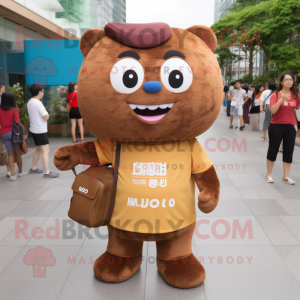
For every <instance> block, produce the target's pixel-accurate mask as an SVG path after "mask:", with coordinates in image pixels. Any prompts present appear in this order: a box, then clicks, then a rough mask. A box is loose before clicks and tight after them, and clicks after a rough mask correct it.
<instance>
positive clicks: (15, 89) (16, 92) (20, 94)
mask: <svg viewBox="0 0 300 300" xmlns="http://www.w3.org/2000/svg"><path fill="white" fill-rule="evenodd" d="M8 90H9V91H10V92H11V93H13V94H14V95H15V96H16V97H17V98H19V99H22V98H23V95H24V92H23V88H22V87H21V86H19V84H15V85H14V86H13V87H10V86H8Z"/></svg>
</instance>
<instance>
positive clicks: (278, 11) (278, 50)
mask: <svg viewBox="0 0 300 300" xmlns="http://www.w3.org/2000/svg"><path fill="white" fill-rule="evenodd" d="M299 34H300V1H299V0H277V1H276V2H275V3H274V5H273V6H272V8H271V19H270V20H268V22H265V23H264V24H263V26H262V27H261V35H262V39H263V41H264V44H265V47H266V48H268V51H269V53H268V55H269V59H270V63H272V64H273V65H275V66H276V69H277V70H278V72H280V73H282V72H285V71H291V72H294V73H299V72H300V35H299Z"/></svg>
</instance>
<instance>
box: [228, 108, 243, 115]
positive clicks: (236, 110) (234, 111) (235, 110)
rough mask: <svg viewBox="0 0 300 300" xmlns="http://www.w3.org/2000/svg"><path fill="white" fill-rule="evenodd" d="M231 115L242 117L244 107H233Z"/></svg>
mask: <svg viewBox="0 0 300 300" xmlns="http://www.w3.org/2000/svg"><path fill="white" fill-rule="evenodd" d="M230 115H231V116H242V115H243V106H231V108H230Z"/></svg>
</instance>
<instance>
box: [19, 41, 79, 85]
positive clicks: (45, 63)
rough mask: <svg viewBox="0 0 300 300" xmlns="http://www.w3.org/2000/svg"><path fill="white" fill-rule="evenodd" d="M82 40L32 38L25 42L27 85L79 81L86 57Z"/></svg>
mask: <svg viewBox="0 0 300 300" xmlns="http://www.w3.org/2000/svg"><path fill="white" fill-rule="evenodd" d="M79 42H80V41H69V40H48V41H44V40H34V41H32V40H30V41H25V43H24V55H25V80H26V85H31V84H33V83H39V84H41V85H43V86H46V85H68V84H69V82H71V81H75V82H77V79H78V74H79V70H80V67H81V64H82V61H83V59H84V57H83V55H82V54H81V52H80V49H79Z"/></svg>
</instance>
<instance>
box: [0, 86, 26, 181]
mask: <svg viewBox="0 0 300 300" xmlns="http://www.w3.org/2000/svg"><path fill="white" fill-rule="evenodd" d="M14 120H15V121H16V122H17V123H20V118H19V111H18V109H17V105H16V98H15V95H14V94H13V93H10V92H7V93H3V94H2V99H1V108H0V126H1V127H0V134H1V138H2V141H3V143H4V144H5V147H6V149H7V152H8V164H9V168H10V171H11V175H10V180H13V181H14V180H16V179H17V176H19V177H21V176H24V175H26V174H27V173H25V172H23V170H22V156H21V155H22V149H21V145H20V144H14V143H13V141H12V126H13V123H14ZM15 161H16V162H17V165H18V168H19V172H18V174H16V173H15V168H14V164H15Z"/></svg>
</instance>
